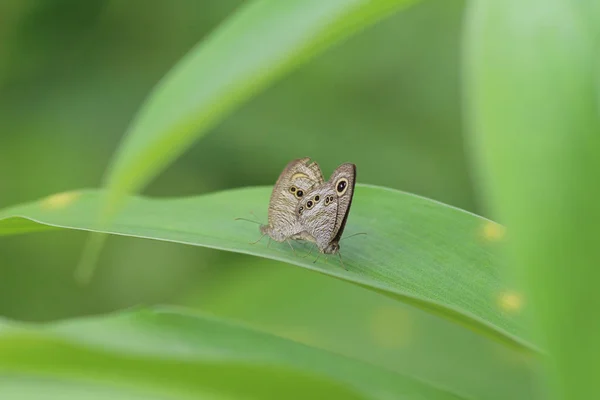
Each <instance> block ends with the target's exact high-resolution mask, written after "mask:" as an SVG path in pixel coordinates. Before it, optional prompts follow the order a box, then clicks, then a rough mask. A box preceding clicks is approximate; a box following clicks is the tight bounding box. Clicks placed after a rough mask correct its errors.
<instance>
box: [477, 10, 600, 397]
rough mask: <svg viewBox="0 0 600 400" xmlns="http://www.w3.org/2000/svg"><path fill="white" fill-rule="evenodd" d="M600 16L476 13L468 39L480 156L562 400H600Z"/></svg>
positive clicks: (590, 12) (589, 12) (542, 12)
mask: <svg viewBox="0 0 600 400" xmlns="http://www.w3.org/2000/svg"><path fill="white" fill-rule="evenodd" d="M598 10H600V9H599V8H598V2H585V1H583V2H581V1H566V0H552V1H542V0H537V1H535V0H534V1H526V2H523V1H519V0H506V1H501V2H494V1H475V2H473V3H472V7H471V9H470V12H469V15H468V21H469V25H468V30H467V35H466V36H465V38H466V39H467V40H466V43H465V44H466V46H465V48H466V49H467V52H466V53H465V54H466V59H465V65H466V66H467V67H468V69H467V74H466V76H465V82H467V84H468V85H467V91H466V92H467V94H468V95H469V98H468V100H469V107H468V111H469V113H468V116H469V117H470V121H469V122H470V123H471V125H472V135H471V137H470V139H471V140H472V149H473V156H474V158H475V159H476V160H477V161H478V162H479V164H480V165H481V167H482V177H483V181H484V182H486V184H487V185H486V189H487V194H488V196H489V199H490V203H491V205H492V209H493V211H494V212H495V213H496V214H497V215H498V216H499V218H501V220H502V221H504V222H505V223H506V225H507V226H508V229H509V233H510V237H511V241H510V243H511V245H510V246H509V248H510V253H511V256H512V257H513V260H514V261H513V262H511V265H513V266H514V275H515V277H517V278H518V280H519V281H520V284H521V285H523V287H524V288H525V289H526V293H527V297H528V298H527V302H528V303H530V304H531V307H530V310H531V311H532V312H530V314H531V317H532V318H531V320H532V321H533V322H535V323H536V324H535V326H536V331H537V332H536V333H537V342H538V343H542V344H543V346H544V348H547V349H548V352H549V357H546V358H545V359H544V360H545V361H547V365H546V367H547V368H546V371H547V372H549V375H548V379H547V383H548V384H549V386H550V387H549V390H548V392H549V393H551V394H552V396H553V397H554V398H558V399H580V398H590V399H591V398H599V397H600V389H599V388H598V384H597V378H598V371H600V342H599V341H598V337H600V319H599V318H598V317H597V313H598V305H599V304H600V302H599V296H598V281H599V280H600V274H599V272H598V271H599V269H598V266H599V265H600V246H599V245H598V226H600V206H599V203H598V197H599V194H600V191H599V190H598V171H600V156H599V155H600V120H599V114H598V88H599V86H598V45H599V42H598V35H597V34H596V33H597V29H598V26H599V22H600V20H599V19H598V16H599V15H600V14H599V13H598Z"/></svg>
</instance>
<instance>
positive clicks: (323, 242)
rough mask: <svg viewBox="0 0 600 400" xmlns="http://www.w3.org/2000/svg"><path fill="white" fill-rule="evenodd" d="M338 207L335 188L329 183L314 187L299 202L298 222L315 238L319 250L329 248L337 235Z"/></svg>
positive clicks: (297, 210)
mask: <svg viewBox="0 0 600 400" xmlns="http://www.w3.org/2000/svg"><path fill="white" fill-rule="evenodd" d="M337 209H338V203H337V199H336V194H335V190H334V189H333V187H332V186H331V185H330V184H329V183H325V184H323V185H321V186H318V187H316V188H315V189H313V190H312V191H311V192H309V193H308V194H307V195H306V197H305V198H304V199H303V200H302V201H300V203H299V204H298V207H297V209H296V215H297V216H298V223H299V224H300V225H301V226H302V228H303V229H304V232H306V233H308V234H309V235H310V237H312V238H314V242H315V243H316V244H317V247H318V248H319V250H324V249H325V248H327V247H328V246H329V243H330V242H331V240H332V239H333V238H334V237H335V222H336V216H337ZM307 240H310V238H309V239H307Z"/></svg>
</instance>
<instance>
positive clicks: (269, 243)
mask: <svg viewBox="0 0 600 400" xmlns="http://www.w3.org/2000/svg"><path fill="white" fill-rule="evenodd" d="M270 245H271V236H269V241H268V242H267V249H268V248H269V246H270Z"/></svg>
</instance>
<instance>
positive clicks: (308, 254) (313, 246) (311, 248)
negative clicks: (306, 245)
mask: <svg viewBox="0 0 600 400" xmlns="http://www.w3.org/2000/svg"><path fill="white" fill-rule="evenodd" d="M315 247H317V246H316V245H314V244H313V245H312V246H311V247H310V251H309V252H308V253H307V254H306V255H305V256H304V257H302V258H306V257H308V256H310V255H311V254H312V251H313V249H314V248H315Z"/></svg>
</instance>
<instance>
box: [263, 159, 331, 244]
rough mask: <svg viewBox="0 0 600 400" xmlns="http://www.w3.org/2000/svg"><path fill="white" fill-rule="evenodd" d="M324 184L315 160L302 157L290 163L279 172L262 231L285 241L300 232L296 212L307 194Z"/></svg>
mask: <svg viewBox="0 0 600 400" xmlns="http://www.w3.org/2000/svg"><path fill="white" fill-rule="evenodd" d="M322 184H323V174H322V173H321V169H320V168H319V165H318V164H317V163H316V162H314V161H313V162H310V158H308V157H305V158H300V159H297V160H293V161H291V162H289V163H288V165H287V166H286V167H285V168H284V170H283V172H282V173H281V174H280V175H279V178H278V179H277V182H276V183H275V186H274V187H273V192H272V193H271V199H270V201H269V224H268V226H263V227H261V231H262V232H263V233H266V234H268V235H269V236H271V237H272V238H273V239H275V240H278V241H283V240H286V239H288V238H289V237H291V236H292V235H294V234H297V233H298V232H300V231H301V227H300V226H299V224H298V221H297V218H296V215H295V211H296V207H297V205H298V203H299V202H300V200H302V198H303V197H304V195H305V194H306V193H308V192H309V191H310V190H311V189H313V188H314V187H316V186H319V185H322Z"/></svg>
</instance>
